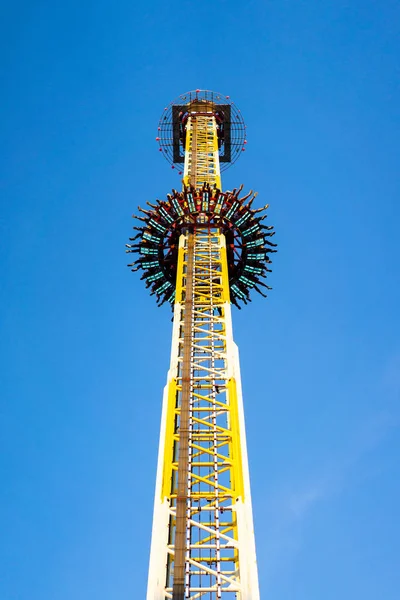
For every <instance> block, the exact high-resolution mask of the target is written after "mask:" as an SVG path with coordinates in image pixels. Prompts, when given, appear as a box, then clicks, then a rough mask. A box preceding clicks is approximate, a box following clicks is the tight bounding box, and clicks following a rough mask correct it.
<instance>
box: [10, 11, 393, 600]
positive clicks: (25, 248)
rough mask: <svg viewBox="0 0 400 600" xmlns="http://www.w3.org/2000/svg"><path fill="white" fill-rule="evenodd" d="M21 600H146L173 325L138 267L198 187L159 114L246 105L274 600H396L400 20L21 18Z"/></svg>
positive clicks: (17, 338) (250, 413) (249, 403)
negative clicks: (131, 247)
mask: <svg viewBox="0 0 400 600" xmlns="http://www.w3.org/2000/svg"><path fill="white" fill-rule="evenodd" d="M1 15H2V18H1V29H2V32H1V38H0V39H1V46H2V48H1V57H2V58H1V63H2V118H1V121H2V125H1V128H2V140H3V141H2V145H1V150H0V152H1V171H2V184H1V185H2V188H1V205H2V210H1V221H0V227H1V234H0V243H1V257H0V260H1V265H0V268H1V338H0V339H1V356H0V365H1V366H0V368H1V444H2V450H1V458H0V467H1V506H0V515H1V516H0V520H1V529H2V533H1V536H0V540H1V541H0V565H1V566H0V570H1V577H0V580H1V582H0V598H1V600H72V599H73V600H117V599H118V600H130V599H132V598H135V600H136V599H141V598H144V597H145V588H146V579H147V564H148V550H149V543H150V531H151V519H152V502H153V489H154V480H155V468H156V453H157V444H158V430H159V419H160V407H161V394H162V388H163V385H164V382H165V377H166V372H167V368H168V362H169V350H170V333H171V322H170V313H169V309H168V307H166V306H164V307H163V308H162V309H157V308H156V305H155V302H154V299H153V298H150V297H148V294H147V292H146V290H145V289H144V286H143V285H142V282H141V281H139V277H138V276H136V275H134V274H132V273H131V272H130V271H129V269H127V267H126V263H127V262H129V261H128V260H127V257H126V255H125V253H124V244H125V242H126V241H127V238H128V237H129V235H130V232H131V226H132V225H133V223H132V220H131V214H132V212H134V210H135V208H136V206H137V204H138V203H140V204H142V205H143V204H144V202H145V200H146V199H148V200H152V199H154V198H156V197H157V196H158V197H163V196H164V195H165V194H166V193H167V192H168V191H170V188H171V187H173V186H174V187H177V186H178V185H179V179H178V178H177V175H176V173H175V172H174V171H172V170H171V168H170V167H169V165H168V164H167V163H166V162H165V161H164V160H163V159H162V157H161V154H160V153H159V152H158V151H157V143H156V142H155V137H156V135H157V131H156V129H157V122H158V118H159V116H160V115H161V112H162V110H163V108H164V106H165V105H166V104H167V103H169V102H170V101H171V100H173V99H174V98H175V97H176V96H177V95H179V94H180V93H183V92H185V91H187V90H190V89H195V88H207V89H214V90H217V91H221V92H222V93H224V94H229V95H230V96H231V98H232V99H233V100H234V101H235V102H236V103H237V105H238V106H239V108H240V109H241V110H242V113H243V115H244V118H245V120H246V122H247V125H248V139H249V144H248V147H247V152H246V153H244V154H243V156H242V157H241V159H240V161H239V162H238V163H237V164H236V165H235V166H234V167H232V168H231V169H230V170H229V171H228V172H227V173H226V174H225V175H224V185H225V187H226V188H232V187H234V186H236V185H238V184H240V183H244V185H245V188H246V189H249V188H254V189H256V190H258V191H259V194H260V195H259V198H258V202H259V205H261V204H264V203H265V202H269V203H270V205H271V208H270V213H269V215H270V216H269V219H270V223H273V224H274V225H275V226H276V229H277V235H276V238H277V241H278V242H279V253H278V254H277V255H276V256H275V260H274V272H273V274H272V277H271V279H270V283H271V285H273V287H274V290H273V292H271V294H270V296H269V298H268V299H267V300H264V299H263V298H261V297H259V298H255V300H254V302H253V303H252V304H251V305H250V306H248V307H245V309H244V310H242V311H241V312H238V311H237V310H234V311H233V312H234V331H235V338H236V341H237V342H238V344H239V346H240V349H241V360H242V376H243V386H244V393H245V407H246V417H247V429H248V440H249V453H250V463H251V476H252V489H253V501H254V513H255V524H256V534H257V546H258V560H259V570H260V585H261V596H262V598H263V599H264V600H267V599H268V598H271V599H273V600H321V599H322V598H323V599H324V600H337V599H338V598H341V599H342V600H357V599H358V598H360V599H361V598H362V599H363V600H381V599H385V600H398V598H399V587H400V552H399V538H400V525H399V505H400V484H399V467H398V463H399V454H400V441H399V397H400V335H399V334H400V327H399V304H400V292H399V290H400V287H399V259H400V252H399V250H400V241H399V217H400V209H399V192H400V177H399V155H400V152H399V150H400V142H399V133H400V131H399V129H400V127H399V124H400V90H399V75H400V38H399V29H400V26H399V23H400V5H399V4H398V2H396V1H394V0H387V1H380V2H379V1H377V0H375V1H372V0H354V1H349V0H348V1H343V0H330V1H328V0H318V1H317V0H309V1H295V0H280V1H279V0H276V1H262V0H255V1H250V2H247V3H244V2H238V1H237V0H231V1H230V2H228V1H221V0H220V1H214V2H212V1H210V0H205V1H204V2H202V3H200V4H199V3H191V2H187V1H182V2H179V3H172V2H168V1H166V2H159V1H157V2H148V3H142V4H140V5H138V4H136V5H135V3H134V2H126V1H125V0H122V1H120V2H110V1H105V0H99V1H97V2H83V3H82V2H77V1H76V0H71V1H70V2H63V3H61V2H57V3H54V2H49V1H46V0H44V1H39V2H36V3H33V2H24V1H20V2H18V1H17V2H13V3H8V4H5V3H3V6H2V8H1Z"/></svg>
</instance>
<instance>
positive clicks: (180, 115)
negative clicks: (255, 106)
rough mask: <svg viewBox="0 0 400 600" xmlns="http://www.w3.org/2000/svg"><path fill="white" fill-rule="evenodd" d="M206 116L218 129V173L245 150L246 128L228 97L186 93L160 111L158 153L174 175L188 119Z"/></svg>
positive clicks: (182, 157) (181, 156) (182, 151)
mask: <svg viewBox="0 0 400 600" xmlns="http://www.w3.org/2000/svg"><path fill="white" fill-rule="evenodd" d="M210 114H212V115H214V116H215V120H216V123H217V128H218V151H219V162H220V169H221V171H224V170H225V169H227V168H228V167H229V166H230V165H231V164H233V163H234V162H235V161H236V160H237V159H238V158H239V156H240V154H241V153H242V152H243V151H244V150H245V146H246V144H247V140H246V125H245V123H244V120H243V117H242V114H241V112H240V110H239V109H238V108H237V107H236V106H235V104H234V103H233V102H232V101H231V100H230V97H229V96H224V95H223V94H219V93H217V92H212V91H210V90H194V91H191V92H186V93H185V94H182V95H181V96H179V97H178V98H176V99H175V100H174V101H173V102H171V103H170V104H169V105H168V106H166V107H165V108H164V111H163V113H162V115H161V118H160V121H159V123H158V134H157V138H156V140H157V141H158V143H159V145H160V151H161V152H162V153H163V154H164V156H165V158H166V159H167V160H168V162H169V163H171V165H172V168H176V169H177V170H178V172H180V169H181V167H182V164H183V163H184V160H185V137H186V122H187V120H188V118H189V116H194V115H210ZM180 174H181V172H180Z"/></svg>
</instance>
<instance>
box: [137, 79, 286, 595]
mask: <svg viewBox="0 0 400 600" xmlns="http://www.w3.org/2000/svg"><path fill="white" fill-rule="evenodd" d="M158 129H159V133H158V137H157V140H158V142H159V144H160V151H161V152H163V153H164V155H165V156H166V157H167V159H168V160H169V161H170V162H171V164H172V167H173V168H176V169H177V170H178V171H179V170H180V169H181V168H182V166H183V168H182V171H179V172H180V174H181V175H183V178H182V183H183V187H182V191H177V190H172V193H171V194H167V200H157V202H156V204H151V203H149V202H148V203H147V204H148V205H149V207H150V210H145V209H141V208H140V207H139V210H140V211H141V212H142V214H143V216H142V217H138V218H139V219H140V220H141V221H142V222H143V225H142V226H140V227H134V229H136V230H138V234H137V235H136V236H135V237H134V238H130V239H131V242H132V243H131V244H127V248H128V250H127V252H137V253H138V255H139V256H138V258H137V260H135V262H133V263H132V264H131V265H129V266H130V267H132V270H133V271H136V270H138V269H142V271H143V275H142V279H144V280H145V284H146V287H148V288H150V290H151V294H155V295H156V297H157V300H158V302H159V304H162V303H163V302H169V303H171V305H172V306H173V311H174V316H173V333H172V350H171V363H170V369H169V372H168V378H167V384H166V386H165V390H164V398H163V408H162V417H161V433H160V446H159V454H158V468H157V481H156V492H155V501H154V519H153V532H152V540H151V552H150V567H149V579H148V588H147V600H164V599H166V598H172V599H173V600H184V599H186V598H191V599H195V598H202V599H217V598H218V599H219V598H222V599H223V600H234V599H237V600H239V599H240V600H258V599H259V588H258V575H257V564H256V550H255V542H254V531H253V515H252V506H251V494H250V481H249V470H248V460H247V449H246V434H245V425H244V413H243V401H242V390H241V381H240V368H239V355H238V349H237V346H236V344H235V343H234V341H233V335H232V318H231V303H233V304H235V305H237V306H238V307H239V304H240V302H244V303H247V301H248V300H249V299H250V298H249V291H250V290H251V289H254V290H257V291H258V292H260V293H262V292H261V290H260V286H261V287H264V288H268V286H267V285H266V284H265V283H264V282H263V281H262V279H263V277H264V276H265V275H266V274H267V272H268V271H270V269H269V264H270V262H271V260H270V253H271V252H275V250H274V248H273V247H274V246H275V245H276V244H273V243H272V242H271V241H270V237H271V236H272V235H274V232H273V231H272V230H273V227H271V226H266V225H263V224H262V223H261V222H262V221H263V219H265V215H264V216H262V215H261V214H260V213H262V211H264V210H265V209H266V208H267V206H268V205H267V206H265V207H263V208H258V209H253V208H252V204H253V200H254V198H255V196H256V194H253V193H252V192H250V193H249V194H247V195H245V196H243V197H240V194H241V191H242V187H243V186H241V187H240V188H238V189H234V190H233V191H225V192H223V191H222V186H221V170H223V167H227V166H229V165H230V164H231V163H233V162H234V161H235V160H236V158H238V156H239V155H240V153H241V152H242V150H244V149H245V146H244V144H246V143H247V142H246V139H245V125H244V123H243V119H242V117H241V114H240V111H238V110H237V109H236V107H235V105H234V104H233V103H232V102H231V101H230V99H229V97H228V96H222V95H221V94H216V93H215V92H210V91H203V90H196V91H194V92H188V93H187V94H184V95H182V96H180V97H179V98H178V99H177V100H176V101H174V102H172V103H171V104H170V105H169V106H168V107H167V108H165V109H164V113H163V115H162V117H161V120H160V123H159V128H158ZM269 289H270V288H269ZM239 308H240V307H239Z"/></svg>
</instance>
